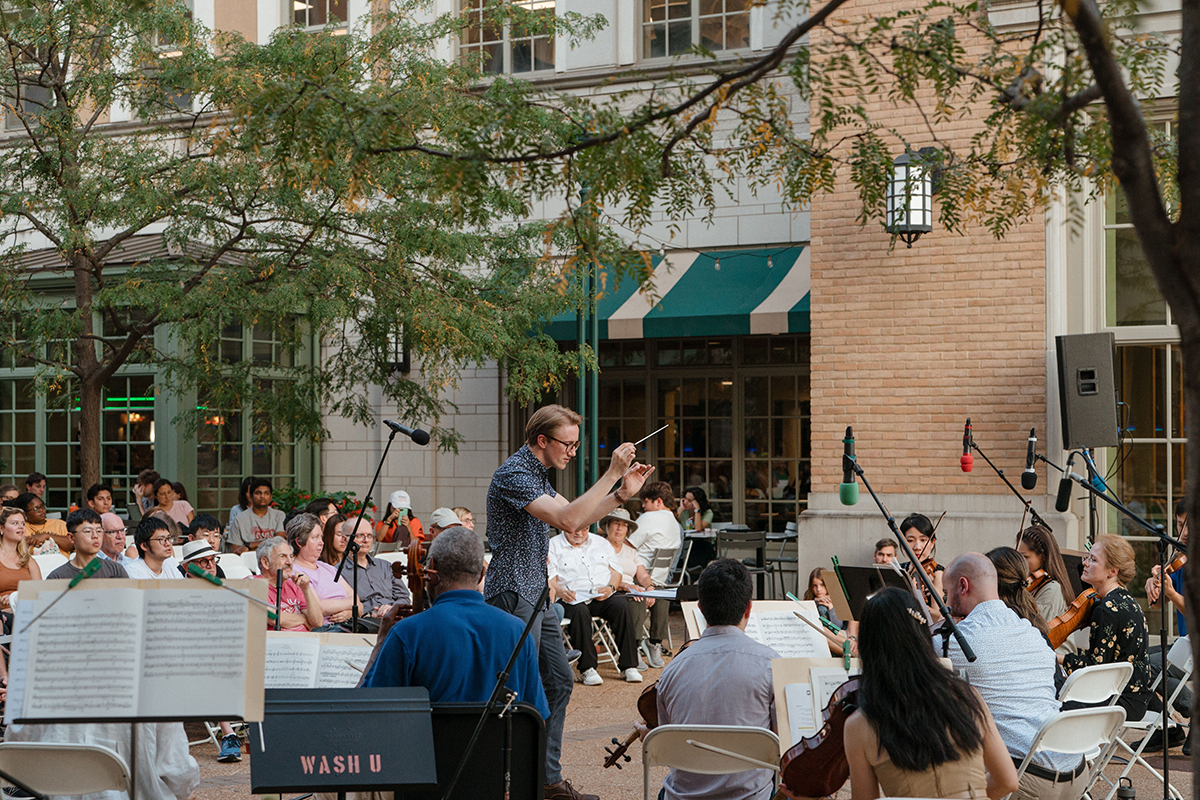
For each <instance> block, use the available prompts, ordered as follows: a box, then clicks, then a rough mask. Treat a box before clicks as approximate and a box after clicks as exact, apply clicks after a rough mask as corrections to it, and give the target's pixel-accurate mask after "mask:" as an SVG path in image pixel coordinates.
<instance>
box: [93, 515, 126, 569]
mask: <svg viewBox="0 0 1200 800" xmlns="http://www.w3.org/2000/svg"><path fill="white" fill-rule="evenodd" d="M100 527H101V528H102V529H103V531H104V538H103V539H101V540H100V558H107V559H110V560H112V561H115V562H116V563H118V564H120V565H121V566H122V567H124V566H127V565H128V564H130V563H132V562H133V561H134V559H132V558H130V557H129V555H128V553H127V552H126V550H127V549H128V548H126V546H125V542H126V541H127V538H126V534H127V533H128V530H129V529H128V528H127V527H126V526H125V520H123V519H121V518H120V517H118V516H117V515H116V514H114V513H112V512H111V511H110V512H108V513H107V514H101V515H100Z"/></svg>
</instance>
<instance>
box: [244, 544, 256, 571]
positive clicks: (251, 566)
mask: <svg viewBox="0 0 1200 800" xmlns="http://www.w3.org/2000/svg"><path fill="white" fill-rule="evenodd" d="M241 559H242V563H244V564H245V565H246V569H248V570H250V574H251V575H257V574H258V553H256V552H255V551H253V550H247V551H246V552H244V553H242V554H241Z"/></svg>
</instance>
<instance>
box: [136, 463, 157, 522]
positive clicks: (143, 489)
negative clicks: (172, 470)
mask: <svg viewBox="0 0 1200 800" xmlns="http://www.w3.org/2000/svg"><path fill="white" fill-rule="evenodd" d="M161 477H162V476H161V475H159V474H158V472H156V471H155V470H152V469H144V470H142V471H141V472H139V473H138V476H137V483H135V484H134V486H133V493H134V494H135V495H137V499H138V508H139V509H141V512H142V513H143V514H145V513H146V512H147V511H149V510H150V509H152V508H154V506H155V504H156V503H157V502H158V501H157V500H156V499H155V497H154V484H156V483H158V481H159V479H160V478H161Z"/></svg>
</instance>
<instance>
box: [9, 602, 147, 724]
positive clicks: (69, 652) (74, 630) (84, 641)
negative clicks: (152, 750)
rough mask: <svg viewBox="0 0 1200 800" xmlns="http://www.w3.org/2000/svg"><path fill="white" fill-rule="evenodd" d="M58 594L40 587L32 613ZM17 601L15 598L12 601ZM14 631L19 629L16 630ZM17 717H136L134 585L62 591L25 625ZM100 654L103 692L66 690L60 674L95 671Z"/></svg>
mask: <svg viewBox="0 0 1200 800" xmlns="http://www.w3.org/2000/svg"><path fill="white" fill-rule="evenodd" d="M57 596H58V593H52V592H42V593H41V594H39V596H38V598H37V601H36V602H35V604H34V613H35V614H36V613H37V612H39V611H41V610H42V609H44V608H46V607H47V606H49V605H50V603H51V602H53V600H54V599H55V598H56V597H57ZM18 602H19V601H18ZM17 630H18V631H20V628H18V629H17ZM28 644H29V653H30V655H29V660H28V662H27V665H26V682H25V702H24V704H23V705H24V710H23V714H22V715H21V716H23V717H39V718H44V719H78V718H81V717H99V718H103V717H115V718H121V717H136V716H137V715H138V713H137V712H138V696H139V692H138V675H139V673H140V667H141V660H142V659H141V646H142V597H141V592H139V591H138V590H137V589H113V590H111V591H108V592H89V591H72V592H67V593H66V596H65V597H63V598H62V599H61V600H60V601H59V602H58V604H57V605H55V606H54V608H53V609H51V610H50V612H49V613H48V614H46V615H44V616H43V617H42V618H41V619H39V620H38V621H37V622H35V623H34V625H33V627H32V628H30V629H29V637H28ZM101 653H102V654H103V656H104V664H103V673H104V676H105V680H104V683H103V691H100V690H99V685H97V686H93V687H92V689H93V691H69V690H68V689H67V688H66V685H65V684H64V682H63V681H64V676H72V675H90V674H96V672H97V669H98V668H99V665H98V664H97V661H96V658H97V655H98V654H101Z"/></svg>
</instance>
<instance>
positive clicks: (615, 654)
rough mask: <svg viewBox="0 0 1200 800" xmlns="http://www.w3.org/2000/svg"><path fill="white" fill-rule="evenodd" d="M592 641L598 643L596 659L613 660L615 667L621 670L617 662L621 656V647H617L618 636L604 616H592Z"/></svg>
mask: <svg viewBox="0 0 1200 800" xmlns="http://www.w3.org/2000/svg"><path fill="white" fill-rule="evenodd" d="M592 642H594V643H595V645H596V660H597V661H611V662H612V665H613V669H615V670H617V671H618V672H619V671H620V667H618V666H617V664H618V663H619V661H620V658H621V649H620V648H619V647H617V637H616V636H613V632H612V628H610V627H608V621H607V620H605V619H603V618H602V617H592Z"/></svg>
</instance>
